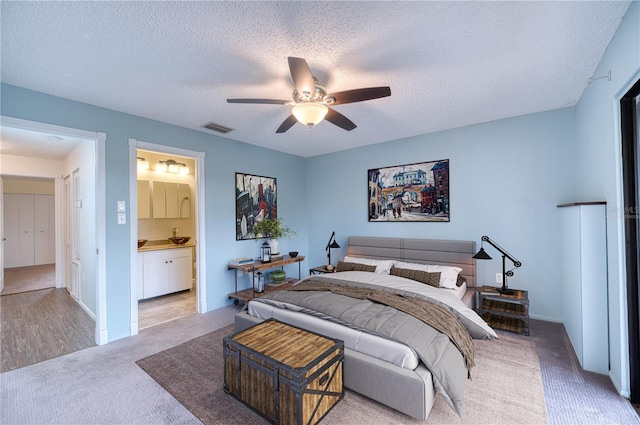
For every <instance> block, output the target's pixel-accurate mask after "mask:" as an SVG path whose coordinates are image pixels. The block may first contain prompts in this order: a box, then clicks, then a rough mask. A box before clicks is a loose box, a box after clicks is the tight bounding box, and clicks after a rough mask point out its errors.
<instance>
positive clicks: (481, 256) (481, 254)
mask: <svg viewBox="0 0 640 425" xmlns="http://www.w3.org/2000/svg"><path fill="white" fill-rule="evenodd" d="M485 242H486V243H488V244H489V245H491V246H492V247H494V248H495V249H497V250H498V252H500V254H502V288H500V289H498V292H500V293H501V294H507V295H511V294H513V289H509V286H508V285H507V277H511V276H513V271H514V270H515V269H517V268H518V267H520V266H522V263H521V262H520V261H519V260H517V259H516V258H515V257H514V256H513V255H511V254H509V253H508V252H507V251H506V250H505V249H504V248H502V247H501V246H500V245H498V244H497V243H495V242H494V241H492V240H491V238H489V236H483V237H482V239H481V244H482V245H481V246H480V251H478V252H477V253H476V255H474V256H473V258H475V259H476V260H491V259H492V258H491V256H490V255H489V254H487V252H486V251H485V250H484V243H485ZM507 258H508V259H509V260H511V262H512V263H513V265H514V267H513V268H512V269H511V270H507V267H506V259H507Z"/></svg>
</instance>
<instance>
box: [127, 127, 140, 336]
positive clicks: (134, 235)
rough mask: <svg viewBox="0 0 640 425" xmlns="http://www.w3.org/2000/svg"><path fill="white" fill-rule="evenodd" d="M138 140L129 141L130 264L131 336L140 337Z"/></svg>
mask: <svg viewBox="0 0 640 425" xmlns="http://www.w3.org/2000/svg"><path fill="white" fill-rule="evenodd" d="M136 143H137V140H136V139H131V138H130V139H129V176H130V178H129V235H130V237H129V264H130V267H131V269H130V270H129V274H130V277H129V279H130V281H131V285H130V294H129V297H130V303H131V305H130V307H129V309H130V311H131V313H130V314H131V316H130V321H129V334H130V335H131V336H133V335H138V327H139V323H138V220H137V217H138V179H137V175H138V173H137V171H136V167H137V159H136Z"/></svg>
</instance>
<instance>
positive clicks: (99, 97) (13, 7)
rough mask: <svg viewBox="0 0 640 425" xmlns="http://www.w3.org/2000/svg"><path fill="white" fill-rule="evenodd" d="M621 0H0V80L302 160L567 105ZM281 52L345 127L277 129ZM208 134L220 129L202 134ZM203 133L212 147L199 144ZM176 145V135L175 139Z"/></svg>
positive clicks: (613, 23)
mask: <svg viewBox="0 0 640 425" xmlns="http://www.w3.org/2000/svg"><path fill="white" fill-rule="evenodd" d="M628 6H629V2H612V1H602V2H601V1H590V2H572V1H557V2H554V1H550V2H525V1H518V2H339V1H338V2H233V1H230V2H171V1H169V2H138V1H133V2H110V1H109V2H96V1H92V2H21V1H20V2H12V1H2V2H1V8H2V10H1V12H2V14H1V55H2V56H1V60H2V68H1V78H2V81H3V82H4V83H7V84H11V85H15V86H19V87H24V88H28V89H33V90H37V91H40V92H44V93H49V94H52V95H56V96H61V97H65V98H69V99H73V100H77V101H80V102H84V103H89V104H93V105H98V106H101V107H105V108H110V109H114V110H117V111H122V112H126V113H130V114H134V115H139V116H143V117H148V118H151V119H154V120H158V121H163V122H167V123H171V124H176V125H179V126H182V127H187V128H192V129H199V130H200V131H203V132H207V133H211V132H210V131H209V130H205V129H202V128H200V127H201V126H202V125H203V124H205V123H207V122H210V121H213V122H215V123H217V124H221V125H224V126H227V127H231V128H233V129H234V130H233V131H232V132H230V133H227V134H226V135H224V136H222V137H227V138H231V139H234V140H239V141H243V142H247V143H251V144H255V145H259V146H264V147H267V148H271V149H276V150H279V151H283V152H288V153H292V154H295V155H300V156H304V157H308V156H314V155H318V154H323V153H328V152H335V151H339V150H343V149H349V148H353V147H357V146H363V145H367V144H373V143H380V142H384V141H388V140H394V139H399V138H402V137H408V136H414V135H419V134H425V133H431V132H434V131H439V130H445V129H449V128H455V127H461V126H465V125H470V124H475V123H480V122H487V121H492V120H496V119H501V118H507V117H512V116H518V115H523V114H528V113H534V112H539V111H545V110H551V109H557V108H562V107H567V106H572V105H575V104H576V102H577V101H578V100H579V98H580V96H581V94H582V92H583V91H584V89H585V87H586V84H587V79H588V78H589V77H592V73H593V72H594V70H595V68H596V66H597V64H598V62H599V61H600V58H601V57H602V54H603V52H604V50H605V48H606V47H607V45H608V44H609V42H610V40H611V38H612V37H613V35H614V33H615V31H616V28H617V27H618V25H619V23H620V21H621V19H622V17H623V16H624V13H625V12H626V10H627V8H628ZM287 56H298V57H303V58H305V59H306V60H307V62H308V63H309V66H310V68H311V70H312V72H313V74H314V75H315V76H316V77H317V79H318V80H319V83H320V84H322V85H324V86H325V87H326V88H327V90H328V91H329V92H335V91H342V90H348V89H354V88H361V87H369V86H390V87H391V93H392V94H391V97H387V98H382V99H376V100H372V101H367V102H359V103H353V104H346V105H339V106H335V109H336V110H337V111H338V112H340V113H342V114H344V115H346V116H347V117H348V118H350V119H351V120H352V121H353V122H355V123H356V124H357V125H358V127H357V128H356V129H355V130H353V131H351V132H347V131H345V130H342V129H340V128H338V127H336V126H334V125H332V124H330V123H328V122H322V123H320V124H319V125H317V126H316V127H314V128H311V129H309V128H306V127H304V126H302V125H300V124H297V125H295V126H294V127H292V128H291V129H290V130H289V131H288V132H286V133H284V134H276V133H275V130H276V129H277V128H278V126H279V125H280V123H281V122H282V121H283V120H284V119H285V118H286V117H287V116H288V115H289V114H290V106H283V105H252V104H228V103H227V102H226V99H227V98H244V97H249V98H274V99H290V98H291V93H292V82H291V77H290V75H289V69H288V65H287ZM214 134H218V133H214ZM212 140H213V139H212ZM176 145H178V146H179V141H176Z"/></svg>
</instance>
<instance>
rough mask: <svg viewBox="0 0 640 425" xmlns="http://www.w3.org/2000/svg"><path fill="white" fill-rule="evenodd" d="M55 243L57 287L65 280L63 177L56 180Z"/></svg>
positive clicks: (60, 286)
mask: <svg viewBox="0 0 640 425" xmlns="http://www.w3.org/2000/svg"><path fill="white" fill-rule="evenodd" d="M54 193H55V196H54V204H55V207H54V208H55V222H56V229H55V235H56V236H55V238H56V241H55V244H56V260H55V261H56V288H62V287H63V282H64V279H63V278H64V261H65V249H64V235H63V233H62V229H63V225H64V180H63V179H62V177H60V176H59V177H56V180H55V191H54Z"/></svg>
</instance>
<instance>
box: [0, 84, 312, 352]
mask: <svg viewBox="0 0 640 425" xmlns="http://www.w3.org/2000/svg"><path fill="white" fill-rule="evenodd" d="M1 90H2V104H1V106H2V115H4V116H9V117H14V118H20V119H26V120H31V121H37V122H43V123H49V124H55V125H59V126H65V127H71V128H76V129H82V130H87V131H94V132H103V133H106V134H107V140H106V164H107V166H106V168H107V170H106V206H105V208H106V212H105V214H106V221H107V223H106V250H107V252H106V261H107V270H106V275H107V329H108V339H109V340H110V341H113V340H116V339H119V338H122V337H125V336H128V335H129V323H130V312H129V310H130V299H129V297H130V293H131V290H130V284H129V280H130V278H129V276H130V272H129V270H130V265H129V224H127V225H118V224H116V208H115V205H116V201H117V200H127V199H129V146H128V139H129V138H135V139H138V140H142V141H145V142H149V143H155V144H158V145H166V146H175V147H179V148H183V149H188V150H192V151H196V152H204V153H205V155H206V156H205V177H204V178H205V190H206V193H205V197H206V204H205V211H206V217H205V218H204V220H205V221H206V244H207V245H206V248H207V258H206V261H207V277H206V285H207V307H208V309H210V310H213V309H216V308H219V307H221V306H223V305H226V304H228V303H229V302H230V301H229V300H228V299H227V294H228V293H230V292H232V291H233V282H234V281H233V274H232V273H231V272H229V271H227V267H226V265H227V264H228V261H229V260H230V259H231V258H234V257H240V256H247V255H248V256H253V255H257V254H258V252H259V244H258V243H257V242H256V241H253V240H252V241H239V242H238V241H236V240H235V173H236V172H244V173H252V174H257V175H264V176H269V177H275V178H277V179H278V186H279V187H278V215H279V216H281V217H285V219H286V223H287V225H289V227H291V228H293V229H295V230H297V231H298V235H297V236H296V237H294V238H292V239H291V240H284V241H282V242H281V248H282V249H283V250H284V251H285V252H286V251H289V250H290V248H295V249H296V250H299V251H300V252H302V253H304V252H305V251H306V247H307V221H306V218H305V212H306V211H305V204H306V190H305V189H306V187H305V180H304V176H305V160H304V159H303V158H301V157H297V156H293V155H288V154H283V153H280V152H276V151H272V150H268V149H262V148H258V147H255V146H252V145H248V144H245V143H240V142H235V141H231V140H228V139H224V138H221V137H217V136H215V135H210V134H206V133H203V132H200V131H195V130H189V129H185V128H181V127H176V126H173V125H169V124H164V123H160V122H157V121H152V120H148V119H145V118H140V117H136V116H132V115H128V114H124V113H120V112H115V111H112V110H108V109H104V108H99V107H95V106H92V105H87V104H83V103H79V102H74V101H71V100H67V99H62V98H59V97H54V96H49V95H46V94H43V93H38V92H34V91H30V90H25V89H22V88H18V87H13V86H9V85H6V84H3V85H2V87H1ZM130 222H131V220H128V223H130ZM245 284H246V285H248V280H246V282H245Z"/></svg>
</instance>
